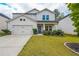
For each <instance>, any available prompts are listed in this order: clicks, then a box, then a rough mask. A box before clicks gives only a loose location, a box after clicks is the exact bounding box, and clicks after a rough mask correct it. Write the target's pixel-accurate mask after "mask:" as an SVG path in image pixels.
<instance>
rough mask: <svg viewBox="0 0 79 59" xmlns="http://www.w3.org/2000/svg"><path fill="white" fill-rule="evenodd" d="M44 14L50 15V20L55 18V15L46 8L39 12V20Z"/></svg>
mask: <svg viewBox="0 0 79 59" xmlns="http://www.w3.org/2000/svg"><path fill="white" fill-rule="evenodd" d="M42 15H49V21H54V20H55V15H54V14H53V13H51V12H49V11H47V10H44V11H42V12H40V13H38V14H37V20H42Z"/></svg>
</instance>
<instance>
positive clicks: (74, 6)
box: [68, 3, 79, 36]
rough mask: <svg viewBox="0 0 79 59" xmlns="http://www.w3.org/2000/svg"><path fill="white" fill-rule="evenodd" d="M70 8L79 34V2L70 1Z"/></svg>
mask: <svg viewBox="0 0 79 59" xmlns="http://www.w3.org/2000/svg"><path fill="white" fill-rule="evenodd" d="M68 8H69V10H70V11H71V14H70V16H71V20H72V21H73V22H74V23H73V25H74V26H75V28H76V29H75V32H77V35H78V36H79V3H69V4H68Z"/></svg>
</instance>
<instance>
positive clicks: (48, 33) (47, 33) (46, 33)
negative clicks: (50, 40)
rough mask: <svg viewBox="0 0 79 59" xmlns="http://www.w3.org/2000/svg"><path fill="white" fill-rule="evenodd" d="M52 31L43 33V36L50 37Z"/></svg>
mask: <svg viewBox="0 0 79 59" xmlns="http://www.w3.org/2000/svg"><path fill="white" fill-rule="evenodd" d="M51 34H52V31H43V35H51Z"/></svg>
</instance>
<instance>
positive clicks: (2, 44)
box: [0, 35, 31, 56]
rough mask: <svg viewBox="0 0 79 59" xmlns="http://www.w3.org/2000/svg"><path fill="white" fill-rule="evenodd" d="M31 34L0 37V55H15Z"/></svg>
mask: <svg viewBox="0 0 79 59" xmlns="http://www.w3.org/2000/svg"><path fill="white" fill-rule="evenodd" d="M30 37H31V35H7V36H3V37H0V56H16V55H18V53H19V52H20V51H21V49H22V48H23V46H24V45H25V44H26V42H27V41H28V40H29V38H30Z"/></svg>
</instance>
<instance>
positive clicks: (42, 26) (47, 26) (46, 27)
mask: <svg viewBox="0 0 79 59" xmlns="http://www.w3.org/2000/svg"><path fill="white" fill-rule="evenodd" d="M56 25H57V23H38V24H37V32H38V33H39V34H41V33H43V31H52V30H54V29H56V27H57V26H56Z"/></svg>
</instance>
